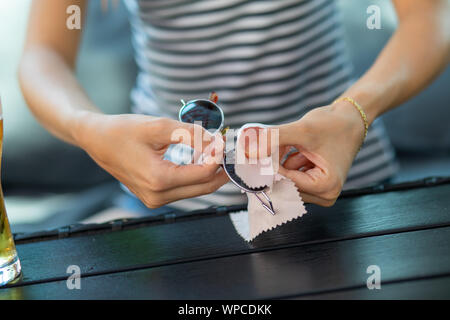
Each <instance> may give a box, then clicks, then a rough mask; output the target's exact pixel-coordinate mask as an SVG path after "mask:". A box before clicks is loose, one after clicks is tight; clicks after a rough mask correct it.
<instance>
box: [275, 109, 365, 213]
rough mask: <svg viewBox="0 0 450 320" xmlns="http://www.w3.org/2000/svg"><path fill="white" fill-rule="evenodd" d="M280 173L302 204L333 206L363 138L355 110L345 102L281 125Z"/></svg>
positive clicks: (362, 130)
mask: <svg viewBox="0 0 450 320" xmlns="http://www.w3.org/2000/svg"><path fill="white" fill-rule="evenodd" d="M277 128H278V129H279V145H280V147H281V149H280V159H282V153H283V152H287V151H288V150H289V149H291V147H295V148H297V150H298V151H299V152H297V153H294V154H291V155H290V156H289V157H288V159H287V160H286V161H285V162H284V163H283V165H280V167H279V173H280V174H282V175H283V176H285V177H287V178H289V179H291V180H292V181H294V182H295V184H296V185H297V188H298V190H299V192H300V194H301V196H302V198H303V200H304V201H305V202H308V203H315V204H318V205H321V206H332V205H333V204H334V203H335V202H336V199H337V197H338V196H339V194H340V193H341V190H342V186H343V185H344V182H345V180H346V177H347V173H348V171H349V169H350V166H351V164H352V162H353V159H354V157H355V156H356V153H357V152H358V150H359V148H360V146H361V144H362V142H363V137H364V123H363V121H362V119H361V115H360V114H359V112H358V110H357V109H356V108H355V107H354V106H353V105H351V104H350V103H348V102H346V101H342V102H338V103H336V104H333V105H329V106H325V107H321V108H316V109H313V110H312V111H310V112H308V113H307V114H306V115H305V116H303V117H302V118H301V119H300V120H298V121H295V122H292V123H289V124H286V125H281V126H279V127H277Z"/></svg>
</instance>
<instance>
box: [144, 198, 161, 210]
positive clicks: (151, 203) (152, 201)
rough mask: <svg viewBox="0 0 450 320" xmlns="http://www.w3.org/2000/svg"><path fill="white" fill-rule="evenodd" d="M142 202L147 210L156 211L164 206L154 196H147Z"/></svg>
mask: <svg viewBox="0 0 450 320" xmlns="http://www.w3.org/2000/svg"><path fill="white" fill-rule="evenodd" d="M142 202H143V203H144V204H145V206H146V207H147V208H149V209H157V208H159V207H161V206H163V205H164V202H162V201H161V200H160V199H158V198H156V197H154V196H147V197H145V198H144V199H143V201H142Z"/></svg>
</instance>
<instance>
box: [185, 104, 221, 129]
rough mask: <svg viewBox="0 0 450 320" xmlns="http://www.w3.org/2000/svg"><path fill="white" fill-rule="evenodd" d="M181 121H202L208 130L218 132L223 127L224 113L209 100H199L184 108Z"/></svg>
mask: <svg viewBox="0 0 450 320" xmlns="http://www.w3.org/2000/svg"><path fill="white" fill-rule="evenodd" d="M180 119H181V121H183V122H188V123H194V122H195V121H201V122H202V127H203V128H205V129H206V130H217V129H219V128H220V126H221V125H222V112H221V111H220V110H219V108H218V107H217V106H216V105H215V104H214V103H212V102H210V101H208V100H197V101H193V102H189V103H188V104H187V105H185V106H184V107H183V110H182V112H181V114H180Z"/></svg>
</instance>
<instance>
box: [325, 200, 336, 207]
mask: <svg viewBox="0 0 450 320" xmlns="http://www.w3.org/2000/svg"><path fill="white" fill-rule="evenodd" d="M335 203H336V199H332V200H324V201H323V203H322V206H323V207H332V206H333V205H334V204H335Z"/></svg>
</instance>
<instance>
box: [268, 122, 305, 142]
mask: <svg viewBox="0 0 450 320" xmlns="http://www.w3.org/2000/svg"><path fill="white" fill-rule="evenodd" d="M274 129H277V130H278V143H279V144H280V145H281V146H285V145H292V146H302V145H305V144H307V142H308V134H307V131H306V129H305V127H304V126H303V125H302V122H301V120H297V121H295V122H291V123H287V124H283V125H280V126H276V127H274Z"/></svg>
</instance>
